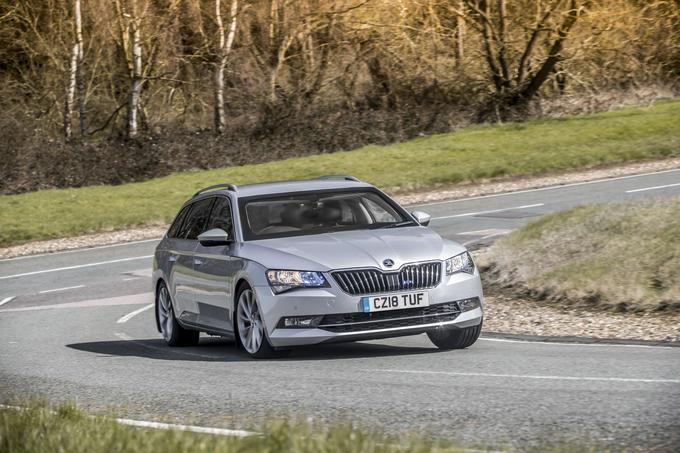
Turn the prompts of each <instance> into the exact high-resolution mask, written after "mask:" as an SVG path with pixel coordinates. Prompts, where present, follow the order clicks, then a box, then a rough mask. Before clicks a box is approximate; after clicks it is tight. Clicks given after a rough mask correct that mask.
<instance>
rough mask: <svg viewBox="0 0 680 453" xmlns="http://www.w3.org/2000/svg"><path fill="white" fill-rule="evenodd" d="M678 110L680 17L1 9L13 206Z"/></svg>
mask: <svg viewBox="0 0 680 453" xmlns="http://www.w3.org/2000/svg"><path fill="white" fill-rule="evenodd" d="M678 93H680V0H336V1H332V0H250V1H248V0H15V1H8V0H0V193H5V194H8V193H17V192H25V191H32V190H37V189H42V188H49V187H76V186H82V185H92V184H102V183H106V184H117V183H122V182H126V181H134V180H143V179H148V178H151V177H155V176H160V175H165V174H168V173H170V172H173V171H181V170H190V169H195V168H212V167H223V166H231V165H239V164H244V163H251V162H263V161H269V160H274V159H280V158H284V157H290V156H298V155H306V154H316V153H322V152H331V151H335V150H340V149H351V148H356V147H358V146H361V145H365V144H368V143H380V144H382V143H389V142H394V141H400V140H405V139H408V138H412V137H415V136H418V135H422V134H430V133H435V132H444V131H450V130H453V129H456V128H459V127H463V126H466V125H469V124H471V123H480V122H505V121H521V120H525V119H529V118H536V117H544V116H559V115H563V114H566V113H578V112H584V111H594V110H602V109H607V108H610V107H611V106H614V105H620V104H626V103H642V102H648V101H650V100H653V99H656V98H661V97H674V96H677V95H678ZM413 158H414V159H418V156H416V155H414V157H413Z"/></svg>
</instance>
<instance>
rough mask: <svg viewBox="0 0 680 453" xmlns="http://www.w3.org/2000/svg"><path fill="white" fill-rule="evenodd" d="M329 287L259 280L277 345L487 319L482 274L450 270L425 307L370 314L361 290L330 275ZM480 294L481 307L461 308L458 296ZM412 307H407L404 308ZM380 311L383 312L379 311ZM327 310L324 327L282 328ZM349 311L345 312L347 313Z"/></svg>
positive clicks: (470, 323)
mask: <svg viewBox="0 0 680 453" xmlns="http://www.w3.org/2000/svg"><path fill="white" fill-rule="evenodd" d="M328 281H329V282H330V284H331V287H329V288H318V289H312V288H304V289H298V290H293V291H289V292H285V293H283V294H278V295H275V294H273V293H272V291H271V289H270V288H269V286H256V287H255V292H256V294H257V298H258V301H259V304H260V313H261V315H262V316H263V320H264V324H265V326H266V328H267V336H268V337H269V341H270V343H271V344H272V346H274V347H277V348H279V347H288V346H301V345H311V344H318V343H327V342H341V341H357V340H370V339H378V338H387V337H394V336H402V335H414V334H419V333H423V332H427V331H429V330H433V329H436V328H438V327H442V326H456V327H460V328H462V327H470V326H474V325H478V324H479V323H481V322H482V317H483V310H484V298H483V294H482V286H481V282H480V278H479V274H478V273H477V272H475V274H474V275H469V274H463V273H459V274H454V275H452V276H444V277H443V279H442V282H441V283H440V284H439V285H438V286H437V287H435V288H432V289H429V290H426V291H427V292H428V293H429V300H430V307H428V309H427V310H425V312H423V313H421V312H419V311H418V310H422V309H410V313H392V314H390V312H389V311H388V312H379V313H383V314H385V315H383V316H377V317H375V316H374V317H370V316H367V315H366V314H364V313H363V311H362V310H361V307H360V299H361V296H354V295H349V294H347V293H345V292H343V291H342V290H341V289H340V288H339V286H338V285H337V284H336V283H335V282H334V281H333V280H332V279H331V278H328ZM472 298H478V299H479V301H480V306H479V308H475V309H473V310H469V311H463V312H460V311H459V310H457V304H455V303H454V302H455V301H459V300H463V299H472ZM401 311H404V312H406V310H401ZM376 314H377V313H376ZM316 315H320V316H323V321H321V324H322V325H321V326H320V327H319V328H316V327H315V328H281V327H279V325H280V324H279V322H280V320H281V319H282V318H284V317H290V316H316ZM343 315H344V316H343Z"/></svg>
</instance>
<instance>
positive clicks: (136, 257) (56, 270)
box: [0, 255, 153, 280]
mask: <svg viewBox="0 0 680 453" xmlns="http://www.w3.org/2000/svg"><path fill="white" fill-rule="evenodd" d="M149 258H153V255H144V256H133V257H131V258H120V259H117V260H110V261H100V262H98V263H88V264H78V265H75V266H67V267H57V268H54V269H44V270H42V271H33V272H24V273H23V274H14V275H3V276H0V280H5V279H8V278H16V277H26V276H28V275H38V274H47V273H49V272H59V271H68V270H71V269H81V268H83V267H93V266H102V265H104V264H113V263H123V262H125V261H136V260H145V259H149Z"/></svg>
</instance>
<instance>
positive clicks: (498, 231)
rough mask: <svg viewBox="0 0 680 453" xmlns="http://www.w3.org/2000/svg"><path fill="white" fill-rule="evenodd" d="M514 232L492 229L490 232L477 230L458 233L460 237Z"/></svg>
mask: <svg viewBox="0 0 680 453" xmlns="http://www.w3.org/2000/svg"><path fill="white" fill-rule="evenodd" d="M511 231H512V230H503V229H496V228H491V229H488V230H477V231H464V232H462V233H456V234H457V235H459V236H487V235H489V234H508V233H510V232H511Z"/></svg>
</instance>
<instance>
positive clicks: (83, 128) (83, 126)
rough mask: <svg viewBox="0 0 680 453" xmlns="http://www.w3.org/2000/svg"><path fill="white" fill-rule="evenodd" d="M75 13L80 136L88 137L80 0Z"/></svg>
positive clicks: (76, 3) (75, 7)
mask: <svg viewBox="0 0 680 453" xmlns="http://www.w3.org/2000/svg"><path fill="white" fill-rule="evenodd" d="M73 6H74V8H73V10H74V15H75V23H76V49H77V52H76V54H77V55H76V56H77V58H76V61H77V63H76V73H75V76H76V83H77V89H78V116H79V117H80V137H81V138H82V139H83V140H85V139H86V138H87V121H86V120H87V118H86V115H85V74H84V69H83V63H84V61H85V56H84V51H83V21H82V15H81V12H80V0H74V5H73Z"/></svg>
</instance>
